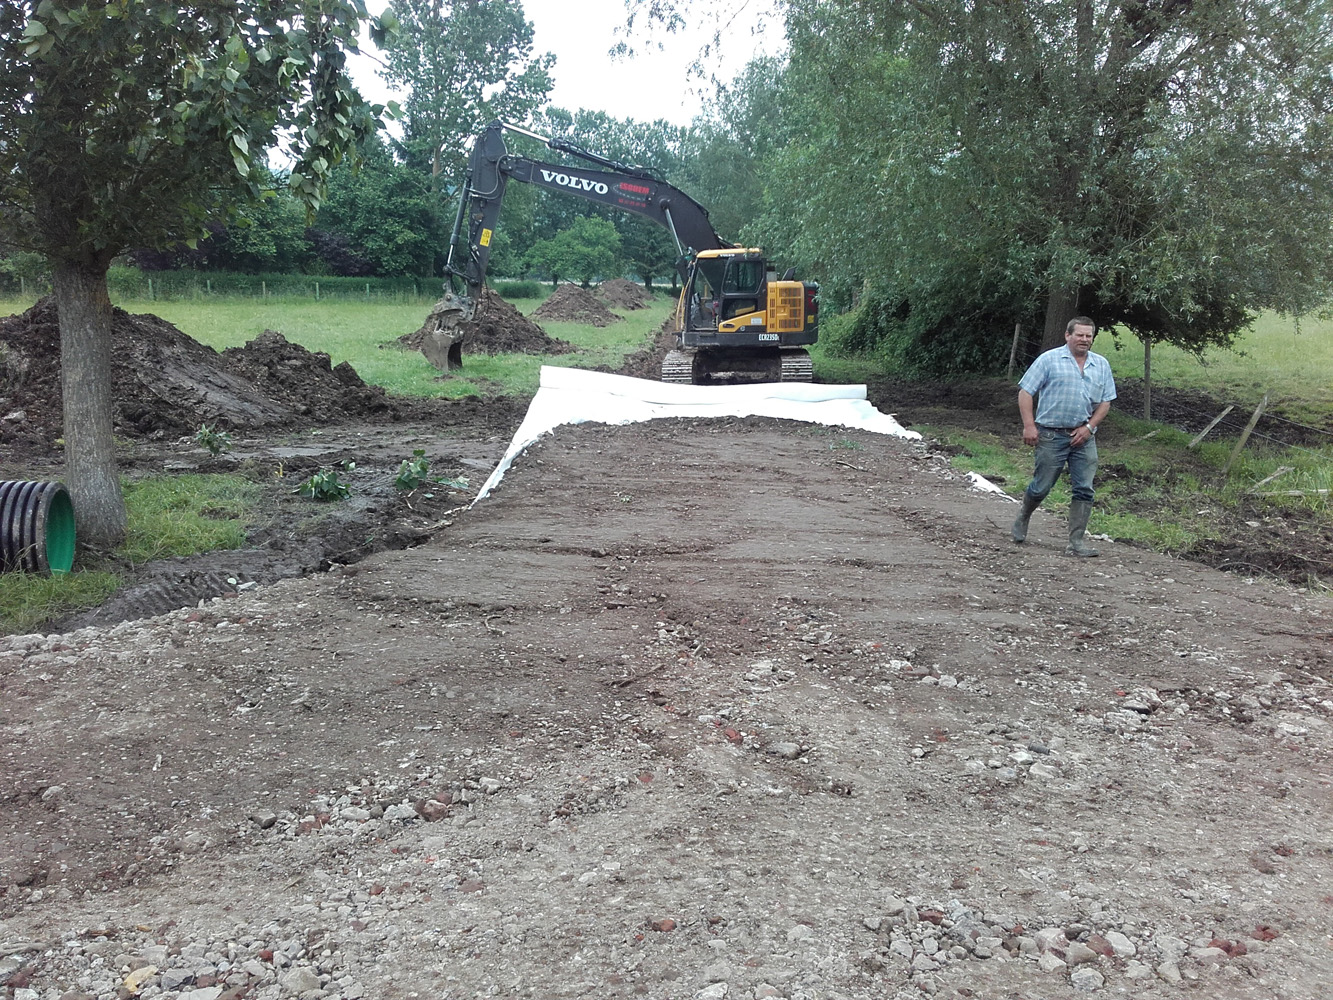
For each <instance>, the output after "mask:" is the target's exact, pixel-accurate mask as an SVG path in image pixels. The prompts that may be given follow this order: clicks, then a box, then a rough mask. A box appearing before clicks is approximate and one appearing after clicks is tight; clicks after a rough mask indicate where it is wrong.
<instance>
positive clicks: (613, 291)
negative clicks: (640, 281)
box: [597, 278, 653, 309]
mask: <svg viewBox="0 0 1333 1000" xmlns="http://www.w3.org/2000/svg"><path fill="white" fill-rule="evenodd" d="M597 297H598V298H599V299H601V300H602V301H603V302H605V303H606V304H607V305H608V306H610V307H611V308H613V309H646V308H648V303H649V302H651V301H652V300H653V297H652V294H651V293H650V292H649V291H648V289H646V288H644V287H643V286H642V285H636V284H635V283H634V282H632V281H627V280H626V279H624V278H612V279H611V280H610V281H603V282H602V283H601V284H600V285H598V286H597Z"/></svg>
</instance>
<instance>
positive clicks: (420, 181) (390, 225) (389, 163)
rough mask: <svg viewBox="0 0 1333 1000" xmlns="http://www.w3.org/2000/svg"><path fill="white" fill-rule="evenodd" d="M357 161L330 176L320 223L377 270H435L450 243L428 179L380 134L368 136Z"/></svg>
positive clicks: (371, 270) (371, 269)
mask: <svg viewBox="0 0 1333 1000" xmlns="http://www.w3.org/2000/svg"><path fill="white" fill-rule="evenodd" d="M362 153H363V156H362V160H361V162H360V163H358V164H351V163H344V164H343V165H341V166H339V167H338V168H337V169H336V170H334V172H333V175H332V177H331V178H330V180H329V190H328V196H327V197H326V198H325V200H324V203H323V204H322V205H321V206H320V209H319V215H318V217H317V218H316V221H315V225H316V227H317V228H318V229H319V230H320V231H321V232H322V233H325V234H337V235H338V236H340V237H341V238H342V241H343V242H344V243H345V245H346V249H347V251H349V252H350V253H352V254H354V255H355V256H356V257H357V258H358V259H359V260H361V261H363V262H364V263H365V264H366V265H367V266H368V268H369V270H368V271H366V272H364V273H369V274H376V275H406V274H411V275H418V276H423V277H424V276H429V275H432V274H434V273H435V259H436V257H437V256H438V255H439V254H441V253H442V252H443V251H444V250H445V249H446V246H447V244H448V240H449V234H448V232H447V231H446V230H445V229H444V226H443V225H442V224H441V220H440V213H439V211H438V210H437V208H436V205H437V201H436V199H434V198H432V197H431V196H430V190H429V180H428V178H427V177H426V176H425V175H424V174H423V173H422V172H421V171H419V170H412V169H411V168H410V167H407V166H406V165H404V164H401V163H398V162H396V161H395V160H394V158H393V157H392V156H391V155H390V153H389V151H388V149H386V148H385V145H384V143H383V142H381V141H380V140H379V138H378V137H376V136H372V137H371V138H370V139H368V140H367V141H366V143H365V145H364V147H363V149H362Z"/></svg>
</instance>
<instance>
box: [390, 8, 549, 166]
mask: <svg viewBox="0 0 1333 1000" xmlns="http://www.w3.org/2000/svg"><path fill="white" fill-rule="evenodd" d="M392 10H393V11H394V13H395V15H396V17H397V20H398V22H399V26H400V30H399V33H398V34H397V35H396V36H395V39H394V42H393V44H392V45H391V46H390V48H389V50H388V52H387V53H386V60H387V68H386V70H385V71H384V74H383V75H384V77H385V79H386V80H388V81H389V82H390V83H393V84H396V85H398V86H401V87H404V88H406V90H407V92H408V97H407V99H406V101H404V103H403V111H404V123H405V130H406V138H405V145H406V147H407V150H408V154H409V156H410V157H411V158H412V159H413V161H415V162H416V163H418V164H420V165H422V166H424V167H426V168H427V169H428V170H429V172H430V175H431V187H432V190H435V191H440V190H442V189H444V188H442V185H445V186H447V185H449V184H457V183H458V182H460V181H461V180H462V174H463V165H464V162H465V159H466V156H467V152H468V148H467V147H465V146H464V145H463V142H465V141H466V139H467V137H470V136H473V135H476V134H477V133H478V132H479V131H480V130H481V128H482V126H484V125H485V123H486V122H488V121H490V120H491V119H494V118H499V119H501V120H503V121H513V122H523V121H526V120H527V119H528V117H529V115H531V114H532V113H533V112H534V111H536V110H537V109H538V108H540V107H541V106H542V105H543V104H544V103H545V101H546V95H547V94H548V93H550V90H551V68H552V66H553V65H554V63H555V57H554V56H553V55H551V54H550V53H544V54H540V55H538V54H534V52H533V38H532V24H531V23H530V22H528V21H527V20H526V19H525V18H524V16H523V5H522V4H521V3H520V2H519V0H393V4H392Z"/></svg>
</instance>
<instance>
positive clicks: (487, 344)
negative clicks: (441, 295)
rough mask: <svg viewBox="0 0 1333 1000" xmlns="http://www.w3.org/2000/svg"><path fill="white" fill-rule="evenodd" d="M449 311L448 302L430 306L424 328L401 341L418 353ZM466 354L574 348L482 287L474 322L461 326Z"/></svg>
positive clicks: (549, 351)
mask: <svg viewBox="0 0 1333 1000" xmlns="http://www.w3.org/2000/svg"><path fill="white" fill-rule="evenodd" d="M448 311H450V307H449V306H447V305H446V300H444V299H441V300H440V301H439V302H437V303H435V305H434V306H432V307H431V311H430V315H429V316H427V317H426V322H425V323H423V324H421V329H419V330H417V331H415V332H414V333H409V334H407V335H405V336H402V337H399V338H398V343H399V344H401V345H402V346H403V347H405V348H407V349H408V350H413V351H419V350H421V345H422V343H423V342H424V341H425V339H426V334H427V333H429V332H431V331H432V330H434V329H435V328H436V326H437V324H438V322H439V317H440V316H441V314H443V313H445V312H448ZM459 329H460V330H461V331H462V333H463V353H464V354H568V353H570V352H571V351H573V350H574V345H573V344H571V343H569V342H568V341H565V340H557V339H555V338H554V337H548V336H547V335H546V331H545V330H543V329H542V328H541V327H540V326H538V325H537V324H536V323H534V322H533V321H532V320H530V319H528V318H527V317H526V316H524V315H523V314H522V313H521V312H519V311H518V310H517V309H515V308H514V307H513V306H512V305H510V304H509V303H508V302H506V301H505V300H504V299H503V298H501V297H500V295H499V293H498V292H495V291H493V290H492V289H491V288H489V287H487V288H483V289H482V292H481V298H480V299H479V300H478V301H477V308H476V311H475V312H474V313H473V314H472V319H471V320H469V321H468V322H466V323H462V324H460V325H459Z"/></svg>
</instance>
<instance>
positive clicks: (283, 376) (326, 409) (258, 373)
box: [221, 330, 390, 423]
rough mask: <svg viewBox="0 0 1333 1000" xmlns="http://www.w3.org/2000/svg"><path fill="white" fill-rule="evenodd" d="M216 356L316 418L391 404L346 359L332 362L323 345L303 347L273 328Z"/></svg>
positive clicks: (333, 418) (359, 413) (361, 413)
mask: <svg viewBox="0 0 1333 1000" xmlns="http://www.w3.org/2000/svg"><path fill="white" fill-rule="evenodd" d="M221 358H222V362H223V364H225V365H226V366H227V368H228V370H230V371H233V372H236V373H238V374H240V375H243V376H244V377H245V378H247V379H249V380H250V381H251V382H253V383H254V384H255V385H256V386H257V387H259V389H260V390H261V391H262V392H264V393H265V394H266V395H268V396H270V397H272V398H273V399H280V400H282V401H283V402H284V403H285V404H286V405H288V406H290V407H291V408H292V409H294V410H295V411H296V412H297V413H298V414H299V415H300V416H302V417H305V418H308V419H310V420H313V421H315V422H317V423H337V422H338V421H341V420H346V419H348V418H349V417H369V416H374V415H375V414H379V413H382V412H384V411H385V410H388V409H389V408H390V407H389V403H388V400H387V399H386V398H385V393H384V390H383V389H381V388H380V387H379V386H377V385H367V384H366V383H365V382H363V381H362V380H361V376H360V375H358V374H357V373H356V369H355V368H353V367H352V366H351V365H350V364H348V363H347V362H346V361H344V362H342V363H341V364H338V365H334V364H332V362H331V360H330V358H329V356H328V355H327V354H325V353H324V352H323V351H313V352H312V351H307V350H306V349H305V348H304V347H302V346H301V345H300V344H293V343H291V342H290V341H289V340H287V338H286V337H284V336H283V335H282V334H280V333H278V332H277V331H276V330H265V331H264V332H263V333H261V334H260V335H259V336H258V337H256V338H255V339H254V340H251V341H250V342H248V343H247V344H245V346H243V347H229V348H227V349H226V350H225V351H223V352H222V355H221Z"/></svg>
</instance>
